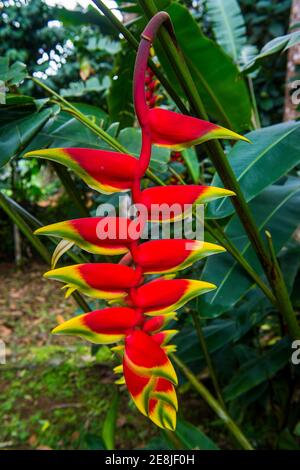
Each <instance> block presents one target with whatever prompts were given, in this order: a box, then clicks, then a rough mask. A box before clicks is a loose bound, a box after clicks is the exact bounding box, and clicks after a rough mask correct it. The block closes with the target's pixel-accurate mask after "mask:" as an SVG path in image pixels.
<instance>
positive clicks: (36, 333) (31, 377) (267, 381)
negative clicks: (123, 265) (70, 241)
mask: <svg viewBox="0 0 300 470" xmlns="http://www.w3.org/2000/svg"><path fill="white" fill-rule="evenodd" d="M219 3H220V2H215V1H209V0H206V1H205V0H200V1H197V0H196V1H193V2H190V1H184V2H179V3H176V2H171V1H169V0H157V1H156V4H157V6H158V7H159V8H160V9H164V8H167V9H169V11H170V12H171V16H172V19H173V21H174V24H175V30H176V33H177V34H178V40H179V43H180V46H181V48H182V49H183V51H184V53H185V55H186V56H188V57H191V58H192V59H193V60H194V64H196V65H195V66H194V69H193V77H195V81H196V83H197V86H198V88H199V90H200V94H201V97H202V99H203V101H204V104H205V105H206V107H207V109H208V111H209V114H210V118H211V119H212V120H214V121H217V122H218V123H221V124H223V125H225V126H226V125H227V126H228V121H229V123H230V124H231V125H232V127H233V128H234V129H235V130H236V131H237V132H242V133H247V132H249V131H250V132H251V135H250V138H251V139H252V141H253V146H252V148H249V147H243V145H246V144H240V143H239V144H238V145H236V146H234V147H233V148H231V147H229V146H228V147H225V150H226V152H227V155H228V158H229V159H230V162H231V164H232V166H233V168H234V171H235V173H236V175H237V177H238V179H239V182H240V184H241V186H242V189H243V191H244V193H245V194H246V197H247V200H248V201H251V202H250V206H251V208H252V210H253V213H254V215H255V219H256V222H257V223H258V225H259V227H260V229H261V232H262V233H264V230H266V229H268V230H270V231H271V233H272V236H273V241H274V247H275V250H276V253H277V255H278V257H279V261H280V264H281V267H282V270H283V273H284V277H285V280H286V283H287V287H288V290H289V293H290V295H291V298H292V302H293V306H294V308H295V309H296V311H297V309H299V305H300V299H299V267H300V249H299V244H298V240H299V233H298V231H297V229H298V223H299V215H300V214H299V208H300V204H299V202H300V201H299V198H300V185H299V174H298V171H299V162H300V152H299V134H300V125H299V122H298V121H296V122H294V123H282V116H283V106H284V87H285V76H286V54H285V53H282V50H283V48H284V47H285V45H286V43H287V42H286V41H287V40H284V39H283V40H281V42H280V40H279V44H281V46H280V45H279V47H277V48H275V50H273V49H272V46H269V49H268V48H267V53H266V57H264V58H263V59H262V58H261V57H256V56H258V54H259V52H260V51H261V49H262V47H263V46H265V44H267V43H268V42H269V41H271V40H272V39H274V38H279V37H281V36H283V35H285V34H287V33H288V32H289V12H290V7H291V4H290V1H289V0H284V1H281V2H277V1H275V0H273V1H272V0H260V1H259V2H253V1H251V0H240V1H239V2H236V1H235V0H230V1H228V2H224V3H230V5H227V10H226V12H227V14H228V11H230V12H231V11H232V12H233V14H232V15H231V16H230V15H229V16H230V20H231V23H230V24H229V26H228V25H227V28H228V27H229V30H230V34H232V38H233V40H232V41H231V42H228V37H229V31H228V29H226V26H225V22H224V18H223V19H222V15H220V11H218V4H219ZM221 3H222V2H221ZM116 5H117V8H118V10H119V11H121V12H122V15H123V20H124V22H125V23H126V24H127V26H128V28H129V30H130V31H131V33H132V34H133V35H134V37H136V38H138V37H139V33H140V31H141V29H142V26H143V25H144V24H145V21H146V20H145V17H144V16H143V15H142V10H141V7H140V5H139V3H136V2H135V1H132V2H131V3H130V5H129V6H128V5H127V4H126V5H125V3H123V2H122V1H120V0H117V1H116ZM216 9H217V10H216ZM195 22H196V23H197V24H198V26H199V27H200V29H199V30H198V29H196V33H195V34H193V33H191V35H190V36H189V37H186V35H185V30H184V28H183V27H182V25H188V27H189V28H190V29H188V31H190V32H192V31H194V29H193V28H195V27H197V24H196V23H195ZM203 35H204V36H203ZM207 38H209V39H210V40H211V41H212V42H211V43H209V44H210V48H209V56H208V60H207V61H205V59H203V57H202V56H201V55H200V54H199V51H198V49H197V47H198V45H199V44H202V43H201V41H202V42H203V43H204V42H205V41H206V40H207ZM298 40H299V39H298ZM156 51H157V54H158V57H156V59H155V60H156V61H157V62H159V63H161V65H162V69H163V70H164V71H165V74H166V76H167V77H168V79H169V80H170V81H171V83H174V84H176V79H174V76H173V72H172V70H171V68H170V66H169V65H168V63H167V61H166V56H165V55H164V51H163V50H161V48H160V47H159V45H157V49H156ZM272 52H274V53H272ZM134 57H135V54H134V51H133V50H132V49H131V48H130V46H129V44H128V42H127V41H126V40H125V39H120V36H119V34H118V33H117V31H116V29H115V28H114V27H113V26H112V25H111V23H110V22H109V21H108V19H107V18H105V17H104V16H100V15H99V13H98V12H97V11H96V10H95V9H94V8H93V7H89V8H88V9H87V10H83V9H82V8H80V7H79V6H78V8H77V9H76V10H74V11H68V10H66V9H64V8H58V7H52V6H49V5H47V3H45V2H43V1H41V0H28V1H26V2H25V1H22V0H14V1H9V2H8V1H1V2H0V81H2V84H4V85H5V87H6V90H7V92H6V102H5V103H3V104H2V105H1V106H0V167H1V170H0V190H1V194H2V197H3V201H4V202H3V201H2V202H3V204H4V205H5V203H6V205H8V206H7V207H9V208H13V211H16V213H17V214H19V217H21V218H22V220H25V221H26V224H27V225H28V227H29V228H30V231H31V229H34V228H36V227H37V226H39V225H40V224H42V225H46V224H48V223H51V222H53V221H56V220H67V219H71V218H74V217H76V216H82V215H85V214H87V213H89V214H92V215H93V214H95V211H96V208H97V206H98V204H99V203H100V202H103V201H105V200H107V197H104V196H102V195H100V194H95V193H94V192H91V191H90V190H89V189H88V188H87V187H86V186H85V185H84V184H83V183H82V182H81V181H79V180H78V179H75V178H73V176H70V174H69V173H68V172H66V171H63V170H62V169H61V167H59V166H57V165H56V166H55V165H50V164H45V163H41V161H38V160H35V159H32V160H31V159H28V160H26V161H25V160H24V159H23V158H22V157H23V155H24V153H25V151H28V150H30V149H37V148H42V147H47V146H51V147H57V146H59V147H66V146H82V147H94V148H107V144H106V142H104V141H103V140H101V138H99V136H97V135H96V134H95V133H93V132H92V131H91V130H90V129H88V128H87V127H85V126H84V125H83V124H82V122H80V121H78V120H77V119H75V118H74V117H73V116H72V115H71V114H70V113H69V112H67V110H66V109H64V104H63V103H62V102H61V101H60V100H59V98H57V97H55V96H54V95H53V93H52V94H51V93H48V92H47V90H45V89H44V88H43V87H42V86H40V84H39V83H38V80H41V82H42V84H45V85H47V86H48V87H50V88H51V89H52V90H53V92H56V93H58V94H59V95H60V96H61V97H63V98H64V99H66V100H67V101H69V102H71V103H72V104H73V106H75V108H76V109H77V110H79V111H80V112H81V113H83V115H84V116H87V117H88V118H90V119H91V120H92V121H93V122H94V123H95V124H97V125H98V126H100V127H101V128H102V129H104V130H105V131H106V132H107V133H108V134H109V135H110V136H111V137H113V138H116V139H117V140H118V142H119V143H121V144H122V145H123V146H125V147H126V148H127V149H129V150H130V151H131V152H132V153H133V154H138V151H139V145H140V135H139V132H138V130H137V129H136V126H135V122H134V114H133V107H132V93H131V87H132V71H133V64H134ZM255 57H256V58H255ZM219 60H222V64H224V74H223V75H222V76H220V74H219V72H218V73H217V72H216V63H218V61H219ZM203 63H204V64H205V70H204V69H203ZM205 74H207V75H205ZM28 76H30V77H33V78H34V80H32V79H28V78H27V77H28ZM203 77H204V78H205V79H206V78H208V79H209V85H210V86H211V89H212V90H213V91H214V93H215V94H216V98H217V101H218V100H219V102H220V106H219V107H218V106H217V105H215V104H214V102H213V101H212V98H211V96H210V95H209V93H207V92H206V91H205V90H204V91H203V89H202V85H201V83H203V80H202V79H203ZM175 86H176V85H175ZM177 91H178V93H180V96H181V98H182V99H184V97H183V95H182V92H181V91H180V90H178V89H177ZM157 93H158V94H160V95H161V100H162V103H163V105H164V106H166V107H168V108H170V109H174V103H173V101H172V100H171V99H170V97H169V95H168V94H167V93H166V92H165V90H164V88H163V87H162V86H160V87H159V89H158V91H157ZM184 102H185V101H184ZM221 108H223V109H225V110H226V116H225V117H224V115H223V114H222V113H221V111H220V110H221ZM229 127H230V126H229ZM245 152H246V153H245ZM245 154H246V157H247V158H245V160H243V161H244V163H243V164H242V165H241V166H240V165H239V161H240V160H239V157H240V158H241V155H243V156H244V155H245ZM262 155H267V156H266V157H265V158H261V156H262ZM254 161H255V162H256V164H255V165H253V164H252V163H253V162H254ZM151 169H152V170H153V172H154V173H155V174H156V175H157V176H159V177H160V178H161V179H162V180H163V181H164V182H174V181H177V182H180V179H182V178H183V179H184V181H185V182H187V183H193V182H199V181H200V182H205V183H208V184H209V183H210V182H211V181H213V182H214V184H216V185H218V184H219V185H220V184H221V183H220V180H219V178H218V176H217V175H216V174H215V169H214V167H213V165H212V163H211V162H210V160H209V159H208V158H207V153H206V150H203V148H202V147H201V148H199V149H198V148H197V149H196V150H189V151H186V152H184V153H183V155H182V159H181V160H180V161H177V160H175V159H174V158H173V157H172V155H171V154H170V152H169V151H168V150H157V151H155V152H154V156H153V158H152V161H151ZM174 175H175V176H174ZM243 175H244V176H243ZM174 178H175V180H174ZM74 195H75V196H76V197H75V198H74ZM78 195H80V196H78ZM109 200H110V201H113V197H110V198H109ZM3 204H2V209H1V207H0V240H1V250H0V261H1V267H0V338H2V339H4V340H5V342H6V344H7V345H8V348H7V365H6V366H1V365H0V368H1V369H0V373H1V376H0V421H1V422H2V423H3V426H1V429H0V448H1V447H4V448H53V449H64V448H70V449H73V448H89V449H94V448H103V447H109V446H111V445H113V446H116V448H137V447H139V448H140V447H147V448H149V447H150V448H167V447H170V448H172V447H173V446H174V442H171V441H170V437H169V436H167V435H165V434H164V433H161V432H159V431H157V429H156V428H154V427H153V426H152V425H151V424H149V423H148V421H147V420H146V419H144V418H143V417H142V416H140V415H139V413H138V412H137V411H136V410H135V408H134V407H133V406H132V405H131V403H130V402H129V399H128V395H127V393H126V391H125V390H122V389H121V391H120V397H119V395H116V394H115V393H116V392H115V391H114V388H113V387H112V386H111V382H112V381H113V380H114V377H113V376H112V374H111V372H110V370H111V364H112V363H113V358H112V357H111V353H110V350H109V349H108V348H106V347H102V348H100V349H96V348H94V349H93V350H92V351H91V349H90V347H89V346H87V345H86V344H85V343H84V342H80V341H75V340H72V339H68V338H67V339H66V338H63V339H61V338H59V339H57V338H53V337H51V336H50V335H49V331H50V329H51V328H52V327H53V326H54V324H56V322H57V321H60V320H61V319H67V318H69V316H70V315H71V314H73V312H74V305H75V304H74V301H73V300H72V299H69V300H65V299H64V298H63V295H62V293H61V292H60V291H59V290H58V289H57V286H56V285H53V284H52V283H50V282H49V281H45V280H43V279H42V277H41V275H42V272H44V271H45V270H46V269H47V267H46V265H45V262H46V261H47V256H48V254H47V253H49V252H52V251H53V248H54V246H55V245H54V244H53V243H52V241H51V240H50V241H44V240H43V244H44V245H43V248H42V249H41V250H42V255H43V253H44V256H41V250H38V251H37V250H36V248H37V247H36V246H33V244H32V240H31V239H30V238H28V237H26V236H24V232H22V230H21V231H20V230H19V228H18V227H17V225H18V220H17V219H13V222H15V223H16V225H14V224H13V223H12V219H11V216H10V215H9V210H3V209H4V205H3ZM207 218H209V219H210V220H212V221H213V222H212V223H214V222H215V221H216V220H218V224H219V225H220V226H221V227H222V228H223V229H225V233H226V236H227V237H229V239H230V240H233V241H235V242H236V243H237V247H238V250H239V251H241V252H242V253H243V254H244V256H245V258H246V259H247V261H248V262H249V263H250V264H251V266H252V267H253V268H254V269H255V270H256V271H257V272H258V273H259V274H261V275H262V271H261V268H260V267H259V265H258V262H257V259H256V257H255V254H254V252H253V251H252V250H251V248H250V247H249V244H247V243H248V242H247V239H246V236H245V233H244V231H243V229H242V227H241V225H240V224H239V222H238V220H237V216H236V215H235V214H234V211H233V208H232V206H231V205H230V203H225V204H224V205H220V204H219V203H218V204H211V205H210V207H209V210H208V213H207ZM207 237H208V239H209V240H211V239H212V238H211V237H210V235H209V234H207ZM43 250H44V251H43ZM71 254H72V255H73V257H74V256H75V257H76V256H79V251H76V249H74V250H73V251H72V252H71ZM218 256H219V259H216V258H214V259H211V260H210V259H209V260H208V261H206V262H205V263H203V264H202V265H200V266H199V265H197V267H196V268H193V269H191V270H190V271H189V276H190V277H194V278H199V277H200V275H201V273H203V276H204V277H205V279H207V280H209V281H211V282H215V283H216V284H217V285H219V286H220V287H219V288H218V290H217V291H216V293H214V294H213V296H212V295H210V294H209V295H206V296H204V297H201V300H200V301H198V302H193V303H191V304H189V305H188V307H186V308H185V312H186V313H188V314H191V313H194V314H196V315H198V316H199V318H200V320H201V327H202V330H203V334H204V337H205V340H206V342H207V347H208V350H209V353H210V355H211V357H212V360H213V363H214V366H215V368H216V372H217V375H218V377H219V381H220V384H221V388H222V393H223V397H224V399H225V402H226V407H227V409H228V411H229V413H230V414H231V416H232V417H233V418H234V419H235V420H236V421H237V422H238V423H239V425H240V426H241V427H242V429H243V431H244V433H245V434H246V435H247V437H248V438H249V439H250V440H251V442H252V443H253V444H254V445H255V447H256V448H270V449H299V444H300V440H299V437H300V404H299V367H298V368H297V367H294V366H292V365H291V363H290V355H291V349H290V340H289V338H288V331H287V328H286V325H285V324H284V322H283V321H282V319H281V317H280V316H278V312H277V311H276V308H274V306H273V305H272V304H271V303H270V301H269V300H268V299H267V298H266V297H264V296H263V295H262V293H261V291H260V290H259V289H258V288H257V287H254V286H253V280H252V279H249V276H248V275H246V274H245V272H244V271H243V270H242V269H241V267H240V266H238V265H237V263H236V262H235V261H234V260H233V259H232V258H230V256H229V255H224V256H223V255H218ZM66 259H67V255H65V256H64V257H63V258H62V262H64V261H65V260H66ZM97 305H98V304H97V303H96V302H95V303H94V304H93V306H97ZM79 311H80V310H79V309H78V310H77V312H78V313H79ZM179 329H180V334H179V335H178V338H177V340H176V343H177V345H178V355H179V357H180V358H181V359H182V360H183V361H184V362H185V363H186V364H187V365H188V366H189V367H190V368H191V369H192V371H193V372H194V373H195V374H196V375H197V376H198V377H200V378H201V380H202V381H203V382H204V383H205V384H206V385H207V387H208V388H209V389H210V390H212V391H213V386H212V383H211V379H210V376H209V371H208V369H207V366H206V362H205V359H204V355H203V352H202V351H201V349H200V347H199V342H198V337H197V333H196V331H195V328H194V326H193V323H192V315H180V321H179ZM108 366H109V367H108ZM179 395H180V402H181V412H180V419H179V425H178V430H177V438H178V439H180V442H181V443H184V446H185V447H186V448H199V449H202V448H212V449H213V448H218V447H219V448H230V449H231V448H235V447H236V443H235V442H234V440H233V439H232V438H231V437H230V435H229V434H228V432H227V430H226V428H224V427H223V423H222V422H221V420H219V419H217V418H216V417H215V415H214V414H213V413H212V412H211V410H209V408H208V407H207V406H206V404H205V402H204V401H202V400H201V399H199V397H198V396H197V395H196V393H195V391H194V390H193V389H192V388H191V386H190V384H189V383H188V382H186V380H185V378H184V377H183V376H181V383H180V387H179ZM111 403H113V407H112V409H113V410H114V411H115V416H113V417H112V416H110V417H109V418H107V412H108V409H109V407H110V404H111ZM108 420H110V422H114V423H115V426H116V428H117V430H116V433H115V443H111V441H110V439H111V434H109V432H108V431H107V422H108Z"/></svg>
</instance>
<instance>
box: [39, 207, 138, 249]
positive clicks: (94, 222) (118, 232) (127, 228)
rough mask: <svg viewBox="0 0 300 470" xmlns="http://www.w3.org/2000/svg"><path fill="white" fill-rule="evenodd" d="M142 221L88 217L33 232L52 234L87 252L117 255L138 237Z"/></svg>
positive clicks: (123, 218) (47, 226)
mask: <svg viewBox="0 0 300 470" xmlns="http://www.w3.org/2000/svg"><path fill="white" fill-rule="evenodd" d="M141 231H142V224H141V223H140V222H138V221H135V220H130V219H127V218H126V217H109V216H108V217H88V218H82V219H75V220H66V221H64V222H58V223H56V224H51V225H46V226H45V227H41V228H39V229H37V230H36V231H35V234H36V235H52V236H54V237H59V238H64V239H65V240H69V241H71V242H74V243H75V244H76V245H78V246H79V247H80V248H82V249H83V250H85V251H88V252H90V253H95V254H101V255H120V254H123V253H127V252H128V250H129V246H130V245H131V244H132V243H133V242H134V241H136V240H138V239H139V238H140V235H141Z"/></svg>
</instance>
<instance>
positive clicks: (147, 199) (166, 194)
mask: <svg viewBox="0 0 300 470" xmlns="http://www.w3.org/2000/svg"><path fill="white" fill-rule="evenodd" d="M225 196H234V192H233V191H230V190H229V189H224V188H216V187H214V186H198V185H189V186H183V185H182V186H175V185H174V186H154V187H152V188H147V189H144V191H142V193H141V196H140V200H139V201H136V202H139V203H140V204H143V205H144V206H145V208H146V210H147V212H148V220H151V221H152V222H159V221H173V220H177V219H180V218H181V217H182V216H188V215H191V211H190V209H191V208H192V206H193V205H195V204H204V203H206V202H210V201H213V200H214V199H218V198H220V197H225Z"/></svg>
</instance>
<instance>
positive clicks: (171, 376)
mask: <svg viewBox="0 0 300 470" xmlns="http://www.w3.org/2000/svg"><path fill="white" fill-rule="evenodd" d="M164 21H166V22H169V16H168V14H167V13H165V12H160V13H158V14H157V15H155V16H154V17H153V18H152V20H151V21H150V22H149V23H148V25H147V27H146V29H145V30H144V32H143V34H142V39H141V42H140V46H139V50H138V53H137V58H136V64H135V70H134V89H133V94H134V106H135V111H136V115H137V119H138V122H139V124H140V126H141V130H142V147H141V152H140V158H139V159H136V158H135V157H133V156H132V155H127V154H122V153H117V152H110V151H106V150H92V149H82V148H67V149H54V148H49V149H43V150H34V151H31V152H29V153H28V154H27V156H29V157H39V158H46V159H50V160H54V161H56V162H58V163H61V164H63V165H65V166H67V167H68V168H70V169H72V170H73V171H74V172H75V173H76V174H77V175H78V176H80V177H81V178H82V179H83V180H84V181H85V182H86V183H87V184H88V185H89V186H90V187H91V188H93V189H96V190H99V191H102V192H105V193H112V192H118V191H128V190H131V191H132V198H133V201H134V202H135V203H139V204H143V205H144V206H145V208H146V211H147V217H146V219H148V220H150V221H162V222H165V221H166V220H171V221H173V220H177V219H178V218H181V217H185V213H184V208H185V205H190V206H191V207H193V205H195V204H199V203H207V202H209V201H211V200H213V199H216V198H218V197H225V196H231V195H233V193H232V191H229V190H227V189H224V188H215V187H210V186H200V185H191V186H166V187H151V188H148V189H144V190H141V178H142V177H143V175H144V173H145V171H146V170H147V168H148V166H149V161H150V157H151V150H152V145H153V144H158V145H162V146H167V147H170V148H172V149H175V150H181V149H183V148H186V147H189V146H191V145H195V144H198V143H201V142H205V141H207V140H209V139H216V138H225V139H244V140H247V139H245V138H244V137H242V136H239V135H238V134H236V133H234V132H232V131H231V130H228V129H225V128H223V127H221V126H218V125H216V124H213V123H210V122H206V121H203V120H199V119H196V118H194V117H190V116H183V115H180V114H177V113H174V112H172V111H168V110H165V109H160V108H155V107H153V106H155V104H156V102H157V100H155V99H153V96H152V95H153V93H152V94H151V97H149V96H148V95H147V96H146V95H145V80H146V81H147V80H148V82H149V72H147V74H146V70H147V61H148V56H149V51H150V47H151V43H152V41H153V38H154V36H155V34H156V32H157V29H158V28H159V26H160V25H161V23H162V22H164ZM151 77H152V75H151ZM151 77H150V78H151ZM151 79H152V78H151ZM148 82H147V83H148ZM148 85H149V83H148ZM155 86H156V85H155ZM155 86H154V88H155ZM154 88H153V89H154ZM152 91H153V90H152ZM150 101H151V102H150ZM150 108H151V109H150ZM161 204H165V205H166V206H167V207H169V208H172V210H173V212H172V211H170V212H169V214H168V213H167V214H160V213H158V214H157V215H155V214H154V215H153V213H152V208H153V206H154V205H161ZM112 222H114V223H115V230H114V231H113V237H112V238H111V237H109V236H108V237H106V236H105V232H106V226H105V224H107V225H109V224H111V223H112ZM144 222H145V218H144V220H142V221H140V220H137V221H131V220H129V219H126V218H118V217H106V218H101V217H91V218H83V219H75V220H70V221H64V222H59V223H55V224H52V225H48V226H47V227H43V228H40V229H38V230H37V231H36V234H39V235H40V234H41V235H51V236H56V237H61V238H63V239H66V240H68V241H70V242H73V243H75V244H76V245H78V246H79V247H80V248H82V249H83V250H86V251H88V252H90V253H95V254H105V255H117V254H124V253H125V258H123V259H122V260H121V261H120V263H119V264H112V263H86V264H79V265H74V266H67V267H63V268H58V269H54V270H52V271H49V272H48V273H46V274H45V276H46V277H47V278H51V279H56V280H58V281H62V282H64V283H65V285H66V287H67V288H68V291H67V292H68V294H70V293H72V292H73V291H74V290H76V289H78V290H79V291H80V292H82V293H83V294H86V295H89V296H92V297H96V298H101V299H106V300H109V301H113V302H114V303H117V304H119V305H117V306H113V307H108V308H104V309H102V310H95V311H93V312H89V313H86V314H83V315H79V316H76V317H74V318H71V319H70V320H68V321H66V322H64V323H62V324H60V325H59V326H57V327H56V328H54V330H53V333H57V334H71V335H77V336H79V337H81V338H83V339H87V340H89V341H91V342H93V343H97V344H111V343H115V342H120V341H121V342H123V344H122V343H121V345H117V346H115V347H113V348H112V350H113V351H114V352H115V354H116V356H117V357H118V358H119V359H121V364H120V365H118V366H117V367H116V368H115V372H116V373H121V374H122V376H121V378H120V379H118V380H117V381H116V382H117V383H126V386H127V388H128V390H129V393H130V395H131V397H132V399H133V401H134V403H135V404H136V406H137V408H138V409H139V410H140V411H141V413H143V414H144V415H145V416H148V417H149V418H150V419H151V420H152V421H153V422H154V423H155V424H156V425H157V426H160V427H161V428H166V429H169V430H174V429H175V426H176V411H177V407H178V404H177V397H176V393H175V385H176V384H177V376H176V372H175V369H174V367H173V365H172V363H171V361H170V359H169V357H168V354H169V353H170V352H172V351H174V350H175V346H174V345H172V344H169V342H170V340H171V339H172V338H173V336H174V335H175V334H176V333H177V331H176V330H174V329H173V328H171V329H164V328H165V327H166V325H167V324H168V323H169V322H172V321H174V320H176V310H178V309H179V308H180V307H182V306H183V305H184V304H185V303H186V302H188V301H189V300H191V299H193V298H194V297H196V296H198V295H200V294H203V293H205V292H208V291H210V290H212V289H214V288H215V287H216V286H214V285H213V284H211V283H209V282H205V281H199V280H193V279H165V278H164V277H161V278H158V279H154V280H152V281H150V282H149V280H148V279H144V277H145V276H147V275H148V274H165V275H166V274H170V273H173V274H174V273H176V272H178V271H180V270H182V269H185V268H187V267H189V266H191V265H192V264H193V263H194V262H196V261H197V260H199V259H201V258H203V257H205V256H209V255H212V254H215V253H219V252H223V251H224V249H223V248H222V247H220V246H217V245H214V244H212V243H205V242H202V241H199V240H185V239H179V240H177V239H174V240H153V241H148V242H145V243H142V244H141V243H140V242H139V240H138V239H139V238H140V234H141V232H142V229H143V224H144ZM132 223H133V224H135V225H136V226H135V227H134V228H135V230H134V231H133V232H134V234H135V235H136V233H137V236H133V234H132V233H133V232H131V231H130V230H129V227H130V225H131V224H132ZM110 230H111V226H110ZM108 232H109V230H108ZM126 264H131V265H132V266H127V265H126Z"/></svg>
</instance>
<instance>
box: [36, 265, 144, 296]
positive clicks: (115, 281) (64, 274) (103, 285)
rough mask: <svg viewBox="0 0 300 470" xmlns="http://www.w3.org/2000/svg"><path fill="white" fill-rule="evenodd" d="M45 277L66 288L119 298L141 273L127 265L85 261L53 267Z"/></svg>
mask: <svg viewBox="0 0 300 470" xmlns="http://www.w3.org/2000/svg"><path fill="white" fill-rule="evenodd" d="M44 276H45V277H46V278H49V279H55V280H57V281H61V282H65V283H66V284H67V286H68V288H70V289H71V291H72V292H73V290H75V289H78V290H80V291H81V292H82V293H84V294H86V295H88V296H90V297H96V298H99V299H119V298H122V297H125V296H126V293H127V291H128V289H130V288H132V287H135V286H137V285H138V284H139V283H140V282H141V275H140V273H139V272H137V271H135V270H134V269H132V268H129V267H128V266H124V265H121V264H113V263H85V264H75V265H73V266H66V267H64V268H58V269H53V270H51V271H48V272H47V273H45V274H44Z"/></svg>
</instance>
